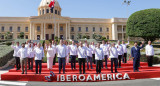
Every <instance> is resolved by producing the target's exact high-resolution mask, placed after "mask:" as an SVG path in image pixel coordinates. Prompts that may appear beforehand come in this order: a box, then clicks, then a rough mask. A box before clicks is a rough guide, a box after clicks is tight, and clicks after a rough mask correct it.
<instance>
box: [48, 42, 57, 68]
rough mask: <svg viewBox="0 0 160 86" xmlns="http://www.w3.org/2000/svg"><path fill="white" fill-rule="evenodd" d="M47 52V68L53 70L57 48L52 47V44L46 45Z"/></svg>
mask: <svg viewBox="0 0 160 86" xmlns="http://www.w3.org/2000/svg"><path fill="white" fill-rule="evenodd" d="M46 51H47V68H48V70H52V66H53V59H54V57H55V48H53V47H52V44H51V43H49V45H48V46H47V45H46Z"/></svg>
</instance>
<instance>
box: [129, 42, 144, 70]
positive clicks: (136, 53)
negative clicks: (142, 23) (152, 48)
mask: <svg viewBox="0 0 160 86" xmlns="http://www.w3.org/2000/svg"><path fill="white" fill-rule="evenodd" d="M141 48H143V46H142V44H141V46H140V47H139V46H138V44H137V42H135V43H134V47H132V48H131V56H132V57H133V69H134V72H136V71H137V72H139V68H138V67H139V65H140V56H141V54H140V49H141Z"/></svg>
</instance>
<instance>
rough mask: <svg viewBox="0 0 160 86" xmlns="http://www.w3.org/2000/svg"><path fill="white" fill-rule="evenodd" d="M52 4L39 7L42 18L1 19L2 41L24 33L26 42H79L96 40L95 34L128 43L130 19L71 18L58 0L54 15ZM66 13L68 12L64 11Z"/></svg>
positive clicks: (43, 3) (46, 3) (44, 3)
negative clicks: (86, 37)
mask: <svg viewBox="0 0 160 86" xmlns="http://www.w3.org/2000/svg"><path fill="white" fill-rule="evenodd" d="M51 1H52V0H42V1H41V2H40V5H39V7H38V16H31V17H0V29H1V30H0V33H1V39H5V37H4V34H5V33H7V32H11V33H12V37H13V38H14V39H17V38H18V37H19V34H20V33H21V32H24V39H31V40H49V39H52V40H53V39H54V38H55V37H58V38H63V39H74V40H76V39H77V36H78V35H79V36H80V37H82V36H84V35H87V36H90V38H93V37H92V36H93V34H96V35H102V36H103V37H106V38H107V39H109V40H124V39H126V38H127V37H126V22H127V18H111V19H99V18H70V17H64V16H61V10H62V9H61V7H60V5H59V3H58V1H57V0H55V7H54V10H53V13H51V11H50V8H49V6H48V5H49V3H50V2H51ZM64 10H65V9H64Z"/></svg>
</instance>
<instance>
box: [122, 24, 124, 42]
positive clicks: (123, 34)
mask: <svg viewBox="0 0 160 86" xmlns="http://www.w3.org/2000/svg"><path fill="white" fill-rule="evenodd" d="M122 40H124V33H123V25H122Z"/></svg>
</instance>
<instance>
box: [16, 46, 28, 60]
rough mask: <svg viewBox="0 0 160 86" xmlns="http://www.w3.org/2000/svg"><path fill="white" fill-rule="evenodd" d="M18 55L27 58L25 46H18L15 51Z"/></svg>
mask: <svg viewBox="0 0 160 86" xmlns="http://www.w3.org/2000/svg"><path fill="white" fill-rule="evenodd" d="M17 54H18V56H19V57H20V58H22V59H23V58H27V57H28V54H27V48H20V49H19V50H18V52H17Z"/></svg>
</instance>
